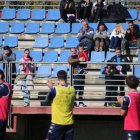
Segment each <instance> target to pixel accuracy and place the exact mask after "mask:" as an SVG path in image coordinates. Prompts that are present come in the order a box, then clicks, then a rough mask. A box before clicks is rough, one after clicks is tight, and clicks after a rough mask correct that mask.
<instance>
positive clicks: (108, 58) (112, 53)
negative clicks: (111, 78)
mask: <svg viewBox="0 0 140 140" xmlns="http://www.w3.org/2000/svg"><path fill="white" fill-rule="evenodd" d="M114 55H116V53H115V52H109V51H108V52H107V53H106V59H105V61H106V62H107V61H108V60H110V59H111V58H112V57H113V56H114Z"/></svg>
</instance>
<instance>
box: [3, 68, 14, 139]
mask: <svg viewBox="0 0 140 140" xmlns="http://www.w3.org/2000/svg"><path fill="white" fill-rule="evenodd" d="M4 78H5V75H4V72H3V71H2V70H0V140H4V136H5V132H6V125H7V119H8V112H9V109H10V102H11V98H12V88H11V85H10V84H9V83H7V82H4Z"/></svg>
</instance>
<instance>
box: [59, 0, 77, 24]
mask: <svg viewBox="0 0 140 140" xmlns="http://www.w3.org/2000/svg"><path fill="white" fill-rule="evenodd" d="M60 14H61V19H60V21H61V22H68V21H69V22H70V23H73V22H75V21H76V16H75V15H76V9H75V2H74V0H61V2H60Z"/></svg>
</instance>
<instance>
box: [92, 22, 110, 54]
mask: <svg viewBox="0 0 140 140" xmlns="http://www.w3.org/2000/svg"><path fill="white" fill-rule="evenodd" d="M109 35H110V33H109V31H108V29H107V27H106V25H105V24H104V23H99V24H98V27H97V32H96V33H95V35H94V38H93V39H94V40H95V51H104V50H105V51H106V50H108V46H109Z"/></svg>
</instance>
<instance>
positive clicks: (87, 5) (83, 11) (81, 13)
mask: <svg viewBox="0 0 140 140" xmlns="http://www.w3.org/2000/svg"><path fill="white" fill-rule="evenodd" d="M91 8H92V2H91V1H90V0H81V1H80V2H79V3H78V9H77V19H78V20H81V19H87V20H88V19H89V17H90V16H91Z"/></svg>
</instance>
